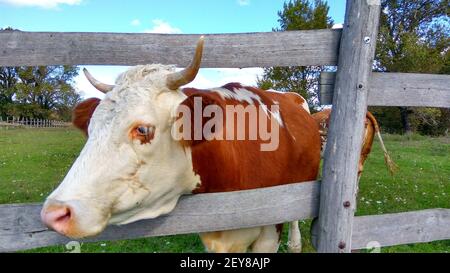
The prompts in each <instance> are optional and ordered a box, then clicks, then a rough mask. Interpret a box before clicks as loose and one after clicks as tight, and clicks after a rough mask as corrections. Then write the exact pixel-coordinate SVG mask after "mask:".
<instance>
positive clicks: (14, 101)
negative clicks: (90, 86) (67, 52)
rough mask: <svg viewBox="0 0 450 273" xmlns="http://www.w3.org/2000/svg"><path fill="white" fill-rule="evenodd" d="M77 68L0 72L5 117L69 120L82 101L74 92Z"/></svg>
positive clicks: (7, 69)
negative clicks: (76, 105) (70, 114)
mask: <svg viewBox="0 0 450 273" xmlns="http://www.w3.org/2000/svg"><path fill="white" fill-rule="evenodd" d="M77 75H78V67H76V66H38V67H4V68H1V69H0V111H1V113H2V115H3V116H5V115H6V116H18V117H27V118H56V119H64V120H70V116H68V114H67V112H68V111H70V109H71V108H72V107H73V106H74V105H75V104H76V103H78V102H79V101H80V100H81V97H80V95H79V94H78V93H77V92H76V91H75V89H74V88H73V86H72V85H73V79H74V77H75V76H77Z"/></svg>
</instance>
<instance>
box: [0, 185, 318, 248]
mask: <svg viewBox="0 0 450 273" xmlns="http://www.w3.org/2000/svg"><path fill="white" fill-rule="evenodd" d="M319 189H320V183H319V182H303V183H299V184H290V185H283V186H278V187H271V188H263V189H259V190H248V191H239V192H231V193H212V194H198V195H191V196H183V197H182V198H181V199H180V200H179V203H178V205H177V207H176V208H175V210H174V211H172V212H171V213H170V214H168V215H166V216H161V217H158V218H156V219H153V220H144V221H139V222H136V223H132V224H128V225H124V226H111V227H108V228H107V229H106V230H105V231H104V232H103V233H102V234H101V235H99V236H97V237H94V238H91V239H89V240H86V241H99V240H121V239H132V238H140V237H151V236H161V235H171V234H185V233H196V232H205V231H213V230H227V229H235V228H239V227H252V226H262V225H270V224H276V223H283V222H289V221H293V220H299V219H308V218H312V217H315V216H317V214H318V203H319ZM40 209H41V204H16V205H0V251H2V252H4V251H15V250H21V249H30V248H36V247H41V246H48V245H56V244H64V243H67V242H69V241H71V240H70V239H69V238H66V237H63V236H61V235H58V234H57V233H55V232H53V231H49V230H47V228H45V227H44V226H43V225H42V223H41V221H40V216H39V212H40Z"/></svg>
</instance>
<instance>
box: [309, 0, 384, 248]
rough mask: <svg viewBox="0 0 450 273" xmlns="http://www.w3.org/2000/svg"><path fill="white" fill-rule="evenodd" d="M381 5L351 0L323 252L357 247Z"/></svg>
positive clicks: (323, 210)
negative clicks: (360, 188)
mask: <svg viewBox="0 0 450 273" xmlns="http://www.w3.org/2000/svg"><path fill="white" fill-rule="evenodd" d="M380 7H381V3H380V1H379V0H363V1H361V0H349V1H347V8H346V16H345V23H344V29H343V33H342V38H341V47H340V51H339V63H338V72H337V75H336V84H335V93H334V99H333V102H334V106H333V111H332V113H331V120H330V128H329V132H328V140H327V146H326V149H325V156H324V164H323V179H322V186H321V191H320V192H321V194H320V215H319V223H318V228H319V230H318V248H317V250H318V252H350V251H351V249H352V248H351V247H352V246H351V241H352V240H351V239H352V228H353V218H354V211H355V209H356V188H357V170H358V161H359V155H360V151H361V144H362V141H363V131H364V119H365V116H366V111H367V96H368V86H369V77H370V75H371V72H372V63H373V57H374V54H375V47H376V40H377V34H378V24H379V16H380V9H381V8H380ZM346 203H347V204H348V205H347V206H346V205H344V204H346Z"/></svg>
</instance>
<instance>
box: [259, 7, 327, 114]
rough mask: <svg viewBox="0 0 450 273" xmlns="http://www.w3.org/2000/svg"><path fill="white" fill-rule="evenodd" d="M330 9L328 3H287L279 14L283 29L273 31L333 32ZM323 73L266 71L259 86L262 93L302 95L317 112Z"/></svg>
mask: <svg viewBox="0 0 450 273" xmlns="http://www.w3.org/2000/svg"><path fill="white" fill-rule="evenodd" d="M329 9H330V8H329V6H328V4H327V3H326V1H322V0H315V1H312V3H311V2H310V1H308V0H293V1H292V0H291V1H289V2H287V3H284V5H283V10H282V11H279V12H278V17H279V19H278V23H279V24H280V27H279V28H275V29H273V31H290V30H307V29H325V28H331V27H332V26H333V20H332V19H331V18H330V17H329V16H328V12H329ZM323 69H324V67H321V66H306V67H304V66H303V67H302V66H290V67H270V68H265V69H264V74H263V76H262V78H259V77H258V79H257V83H258V86H259V87H260V88H263V89H271V88H272V89H276V90H280V91H285V92H296V93H299V94H300V95H302V96H303V97H304V98H306V99H307V101H308V104H309V106H310V108H312V109H314V108H316V107H317V106H318V96H317V93H318V76H319V75H320V72H322V71H323Z"/></svg>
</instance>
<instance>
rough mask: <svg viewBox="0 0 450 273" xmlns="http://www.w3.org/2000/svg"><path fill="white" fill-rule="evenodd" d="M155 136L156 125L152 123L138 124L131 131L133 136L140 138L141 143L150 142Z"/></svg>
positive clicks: (133, 137)
mask: <svg viewBox="0 0 450 273" xmlns="http://www.w3.org/2000/svg"><path fill="white" fill-rule="evenodd" d="M154 136H155V127H154V126H152V125H147V124H141V125H137V126H135V127H134V128H133V130H132V131H131V138H132V139H137V140H140V142H141V144H146V143H150V141H151V140H152V139H153V138H154Z"/></svg>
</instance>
